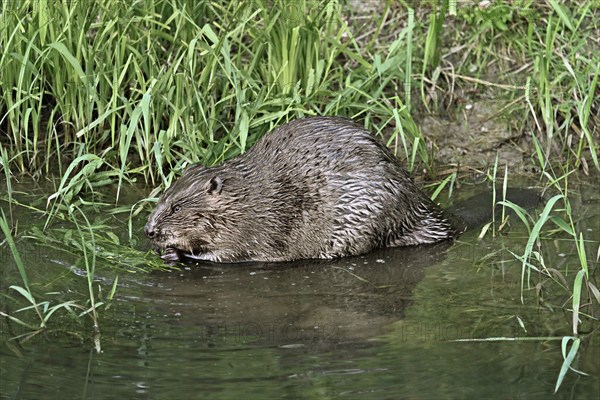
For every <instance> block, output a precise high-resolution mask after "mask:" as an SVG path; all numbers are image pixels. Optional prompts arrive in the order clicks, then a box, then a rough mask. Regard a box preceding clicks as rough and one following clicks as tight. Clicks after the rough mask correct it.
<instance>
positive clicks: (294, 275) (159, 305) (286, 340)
mask: <svg viewBox="0 0 600 400" xmlns="http://www.w3.org/2000/svg"><path fill="white" fill-rule="evenodd" d="M450 245H451V243H449V242H448V243H439V244H436V245H431V246H420V247H414V248H396V249H382V250H379V251H376V252H373V253H370V254H368V255H365V256H360V257H353V258H348V259H342V260H337V261H322V260H308V261H306V260H305V261H298V262H293V263H282V264H262V263H247V264H230V265H222V264H208V263H200V264H191V265H188V266H187V267H186V268H185V269H182V270H180V271H174V272H169V273H155V274H153V277H152V280H153V282H154V285H153V286H152V287H144V289H143V293H142V297H143V298H146V299H151V302H152V305H151V308H152V309H153V310H154V312H156V313H157V315H162V316H163V317H165V318H168V320H169V323H170V324H172V325H173V326H177V327H181V328H182V329H185V330H186V332H188V333H190V332H194V333H193V335H196V336H197V337H201V338H204V339H206V340H222V339H223V336H227V337H230V338H234V339H235V340H237V341H241V342H256V343H264V342H268V343H271V344H277V345H283V346H285V345H288V346H294V345H300V344H306V343H314V342H325V343H327V342H329V343H340V342H344V341H349V340H350V341H351V340H356V339H359V338H368V337H374V336H376V335H377V334H379V333H381V332H382V329H383V328H384V327H385V326H387V325H389V323H390V322H392V321H396V320H398V319H401V318H402V317H403V315H404V310H405V308H406V307H407V306H408V305H409V304H410V303H411V295H412V292H413V291H414V288H415V286H416V285H417V283H418V282H419V281H421V279H423V276H424V271H425V268H426V267H428V266H430V265H432V264H435V263H437V262H439V260H440V259H441V258H443V256H444V254H445V251H446V250H447V248H448V247H449V246H450Z"/></svg>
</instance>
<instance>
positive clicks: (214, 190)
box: [206, 176, 223, 194]
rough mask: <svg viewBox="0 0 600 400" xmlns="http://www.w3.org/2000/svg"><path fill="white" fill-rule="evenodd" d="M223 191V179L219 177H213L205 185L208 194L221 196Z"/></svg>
mask: <svg viewBox="0 0 600 400" xmlns="http://www.w3.org/2000/svg"><path fill="white" fill-rule="evenodd" d="M221 189H223V179H221V177H220V176H213V177H212V178H210V181H208V184H207V185H206V192H207V193H208V194H221Z"/></svg>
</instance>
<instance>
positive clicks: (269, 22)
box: [0, 0, 600, 389]
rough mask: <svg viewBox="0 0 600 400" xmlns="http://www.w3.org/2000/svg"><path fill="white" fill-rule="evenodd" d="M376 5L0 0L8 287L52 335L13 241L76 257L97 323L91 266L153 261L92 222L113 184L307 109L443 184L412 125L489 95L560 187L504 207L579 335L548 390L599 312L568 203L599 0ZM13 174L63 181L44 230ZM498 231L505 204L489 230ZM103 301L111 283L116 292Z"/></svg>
mask: <svg viewBox="0 0 600 400" xmlns="http://www.w3.org/2000/svg"><path fill="white" fill-rule="evenodd" d="M486 4H487V5H486ZM378 7H379V8H378V9H377V10H376V11H372V10H371V11H368V10H367V11H362V13H363V14H364V13H369V14H368V15H369V19H368V20H367V22H366V23H363V22H361V21H364V19H361V11H360V9H359V8H353V7H350V6H349V5H347V4H346V3H344V2H340V1H337V0H329V1H325V2H316V1H308V0H298V1H294V2H286V1H282V0H275V1H262V0H255V1H247V2H237V1H181V0H155V1H144V2H134V3H128V2H123V1H120V0H107V1H103V2H96V1H67V0H61V1H53V2H46V1H38V0H23V1H6V0H4V1H3V2H2V12H1V13H0V26H1V28H0V47H1V48H3V49H4V51H3V52H2V54H0V73H1V75H0V84H1V86H2V88H3V90H2V92H0V132H1V133H2V135H0V146H1V147H0V150H1V160H2V166H3V170H4V177H5V180H6V184H5V186H6V188H7V195H6V198H5V199H4V200H5V204H8V207H9V209H8V210H9V211H8V212H7V213H4V209H3V215H2V219H1V220H0V225H1V226H2V231H3V233H4V236H5V240H4V243H5V244H3V245H7V246H9V247H10V249H11V252H12V255H13V257H14V260H15V263H16V265H17V268H18V269H19V275H20V276H21V280H22V282H21V284H20V285H15V287H17V286H18V287H19V288H20V289H16V288H15V289H14V290H17V291H18V292H19V293H20V294H21V295H22V296H23V297H24V298H25V299H27V301H29V303H30V308H28V310H34V311H35V312H36V313H37V315H38V316H39V318H40V320H41V322H42V323H44V321H45V320H44V318H46V317H49V315H52V313H54V312H55V311H57V310H58V309H60V307H59V308H52V307H57V306H56V305H55V306H50V303H49V302H46V303H44V302H43V301H42V302H39V301H38V300H37V297H38V296H39V295H41V294H37V293H33V292H31V290H30V289H29V286H28V280H27V274H26V270H27V266H26V265H24V264H23V262H22V260H20V258H19V254H18V251H16V248H15V247H14V240H13V236H14V235H21V236H22V237H23V238H24V239H28V240H35V241H36V243H39V244H41V245H47V246H51V247H56V246H62V247H63V248H66V251H68V252H71V254H72V255H74V256H76V257H78V259H79V261H78V265H79V267H80V268H82V269H83V270H85V271H86V275H85V276H86V277H87V285H86V286H87V290H88V297H89V299H88V303H87V304H86V305H85V307H84V309H83V310H82V311H83V313H82V314H80V315H89V316H90V317H91V318H92V320H93V321H94V325H95V326H97V313H98V310H99V309H100V308H99V306H100V305H101V304H102V301H101V300H98V294H97V292H96V291H95V286H94V284H93V282H94V276H95V270H96V265H97V264H98V263H102V264H105V265H112V266H113V268H116V269H117V270H119V271H139V270H147V269H153V268H159V267H160V266H159V265H157V264H156V263H155V262H154V261H152V260H151V259H150V258H149V257H147V253H143V252H140V251H138V250H135V249H134V248H132V246H131V245H129V243H123V242H122V241H121V239H120V238H119V237H118V236H117V235H114V234H111V231H110V227H109V225H108V224H106V223H104V222H103V221H101V220H94V221H90V220H89V217H88V216H89V215H91V214H90V213H91V212H93V211H94V209H95V208H97V207H98V206H99V204H98V201H96V200H95V197H94V196H95V193H96V191H97V190H99V188H102V187H106V186H109V185H115V184H116V185H117V193H116V194H115V196H114V197H113V198H111V199H110V202H111V203H112V202H115V203H116V202H117V201H118V199H119V198H120V197H121V193H122V190H123V189H122V188H123V187H124V185H128V184H129V183H130V182H133V181H136V180H138V181H144V182H147V183H149V184H150V185H152V186H154V187H156V189H155V190H154V191H153V192H152V193H151V194H150V196H149V197H154V195H156V194H157V193H158V192H159V191H160V190H161V188H163V187H165V186H168V185H169V184H170V183H171V182H172V180H173V179H174V177H175V176H177V175H178V174H179V173H180V172H181V170H182V169H184V168H185V167H186V166H187V165H189V164H191V163H196V162H202V163H203V164H206V165H213V164H215V163H219V162H222V161H223V160H225V159H228V158H231V157H233V156H235V155H237V154H239V153H243V152H244V151H246V149H248V148H249V147H250V146H252V145H253V144H254V143H255V142H256V140H257V139H258V138H259V137H260V136H261V135H262V134H264V133H265V132H267V131H269V130H270V129H271V128H273V127H274V126H276V125H279V124H281V123H283V122H285V121H287V120H291V119H294V118H298V117H302V116H307V115H343V116H348V117H352V118H355V119H356V120H358V121H360V122H361V123H364V125H365V126H366V127H368V128H369V129H370V130H372V131H374V132H376V133H377V134H379V135H382V136H383V137H385V138H386V143H387V145H388V146H389V147H390V148H392V149H393V150H394V151H395V154H397V155H398V156H400V157H401V158H403V159H404V160H405V161H406V165H407V167H408V169H409V170H410V171H426V173H427V175H428V176H429V177H433V178H436V179H437V178H438V172H439V171H438V169H437V168H436V165H435V163H434V160H436V158H437V154H436V149H437V144H436V143H432V142H431V140H430V139H429V138H428V136H427V134H423V133H422V132H421V130H420V129H419V125H418V124H417V122H416V121H415V120H414V119H413V115H416V114H418V113H425V112H431V113H436V114H437V115H439V116H440V117H441V118H450V119H451V118H453V117H455V116H456V115H460V114H461V113H462V112H464V103H465V98H467V99H468V100H470V99H474V100H477V99H478V98H482V97H491V98H495V99H498V101H501V102H502V103H503V104H505V105H504V106H503V107H502V108H501V109H500V111H499V113H498V115H497V118H498V119H499V120H501V119H504V120H506V121H507V122H506V129H507V130H511V131H513V132H515V135H513V137H518V139H516V140H515V141H516V142H518V143H517V145H518V146H521V147H522V148H523V149H524V153H525V154H528V155H530V156H531V165H532V166H534V167H536V168H537V170H539V171H540V179H539V181H540V184H541V185H544V186H545V188H547V189H549V190H551V191H554V192H557V193H559V194H557V195H556V196H554V197H552V198H551V200H550V201H549V202H548V203H547V205H546V208H544V210H543V211H542V212H541V214H540V215H539V217H536V218H532V217H528V216H527V215H528V214H527V213H526V212H525V211H524V210H521V209H519V208H518V207H516V206H515V205H512V204H509V203H507V202H504V201H501V203H502V204H503V205H504V206H505V207H511V208H513V209H514V210H515V212H516V215H517V216H518V217H519V218H520V219H521V220H523V221H524V222H525V224H526V225H527V226H528V227H532V228H531V235H530V237H529V239H528V241H527V242H526V243H525V244H524V248H525V250H524V252H523V254H517V253H515V257H517V258H518V259H519V260H521V268H522V269H521V271H522V274H523V280H522V282H523V285H522V286H523V290H525V288H526V287H528V285H530V284H531V283H532V282H533V279H534V278H535V276H536V275H538V274H544V275H545V276H547V277H548V278H550V280H551V282H553V283H554V284H556V285H559V286H560V287H562V288H564V290H566V291H567V292H568V293H570V295H571V298H572V303H571V304H570V307H567V306H565V307H564V308H565V309H567V308H570V311H571V312H572V317H573V318H572V336H565V337H564V339H563V356H564V359H565V364H564V365H563V369H562V370H561V371H560V375H559V378H558V381H557V389H558V387H559V386H560V384H561V382H562V379H563V378H564V376H565V374H566V372H567V371H568V369H569V368H572V361H573V359H574V355H575V354H576V353H577V351H578V348H579V343H580V342H579V340H580V337H581V334H580V333H579V331H578V324H579V323H580V321H581V320H582V318H584V319H585V318H587V319H590V320H593V319H594V317H593V315H594V313H593V312H587V310H589V309H590V308H591V307H594V306H595V307H597V306H598V303H599V302H600V296H599V295H598V290H597V288H596V286H594V279H593V274H594V271H595V269H596V268H597V261H598V260H596V263H594V262H593V261H592V260H591V259H590V257H591V256H590V253H589V251H588V252H586V251H585V246H584V244H585V243H586V232H581V231H578V230H577V225H576V223H575V222H574V221H575V217H574V216H573V214H572V209H571V207H570V203H569V201H570V200H569V199H570V196H571V193H570V191H569V179H571V178H570V176H572V175H575V174H579V173H583V174H586V175H587V174H592V173H598V171H600V165H599V160H598V145H599V140H598V137H599V135H600V134H599V126H600V116H599V114H600V104H599V102H598V99H599V98H600V89H599V87H598V75H599V74H600V67H599V65H600V54H599V48H600V43H599V42H598V40H597V38H598V36H599V35H598V32H599V31H600V17H599V15H600V5H599V4H598V3H597V2H593V1H583V0H580V1H566V0H548V1H546V2H538V1H533V0H517V1H513V2H503V1H497V2H489V4H488V3H487V2H480V3H479V4H473V5H464V4H462V3H458V4H457V2H454V1H448V0H444V1H433V0H432V1H426V2H421V1H419V2H417V1H409V0H406V1H405V0H400V1H397V2H392V1H390V2H381V3H380V4H379V5H378ZM415 71H416V72H415ZM499 146H502V144H500V145H499ZM503 166H506V161H504V160H500V159H499V158H497V159H496V163H495V165H494V166H493V170H492V172H490V173H489V174H488V176H489V180H490V181H491V182H492V184H493V187H494V190H495V196H494V198H495V199H496V200H504V196H505V193H506V186H507V177H508V167H506V168H505V169H504V177H503V180H502V193H500V189H499V183H498V182H499V181H500V179H499V178H498V177H499V175H500V174H501V172H500V171H501V167H503ZM476 167H480V168H481V167H482V166H481V165H478V166H476ZM459 172H460V169H457V168H456V167H455V166H452V168H451V169H450V172H449V173H448V175H447V176H443V173H442V174H440V175H441V176H440V179H439V180H440V181H441V183H439V184H438V185H437V189H435V191H434V194H433V197H434V198H436V197H438V196H439V195H440V194H441V192H442V191H446V190H447V191H448V192H450V193H452V191H453V189H454V188H455V186H457V185H459V184H460V180H461V175H460V173H459ZM21 174H27V175H31V176H33V177H34V178H37V179H42V178H44V177H45V176H46V175H55V176H59V177H61V179H60V182H59V184H58V187H57V188H56V190H55V191H54V193H53V194H52V195H50V196H49V197H48V199H47V205H48V209H47V210H38V211H39V212H40V213H45V215H46V220H45V224H44V226H43V227H39V228H33V229H30V230H29V231H28V232H24V233H17V232H16V231H17V230H16V229H15V227H17V222H18V221H15V220H14V219H13V217H12V207H13V205H15V204H17V203H16V202H15V200H14V198H13V196H12V187H11V180H12V179H13V177H14V176H18V175H21ZM496 185H498V188H496ZM90 197H91V198H92V200H89V199H90ZM143 204H145V202H141V203H139V204H138V205H136V206H135V207H130V208H129V207H123V206H120V207H118V208H115V209H114V212H123V213H128V214H129V215H130V217H129V223H128V227H129V232H128V238H129V241H130V242H131V241H132V239H133V236H134V235H133V230H134V229H133V226H132V222H131V221H132V218H133V215H135V214H138V213H139V212H141V210H142V207H143ZM560 204H562V205H563V208H561V209H557V206H558V205H560ZM103 207H108V205H104V206H103ZM106 209H107V208H104V209H103V210H106ZM6 214H8V215H6ZM56 221H66V222H67V223H69V224H71V225H69V226H70V227H67V228H65V227H56V226H55V222H56ZM506 221H507V220H506V216H505V213H504V211H502V213H501V215H495V218H494V221H493V224H491V225H490V226H488V230H489V229H491V232H496V231H497V230H498V229H502V227H503V226H505V224H506V223H507V222H506ZM548 222H551V223H552V224H548ZM548 225H552V226H553V227H558V229H559V230H561V231H562V232H563V233H565V234H566V235H567V236H568V237H569V238H570V239H569V240H571V242H572V244H573V246H575V247H576V249H577V254H578V255H579V259H580V265H579V266H578V268H577V271H575V272H573V271H569V274H568V276H567V273H561V272H560V271H557V270H553V269H552V268H551V267H548V266H547V265H546V262H545V260H544V259H543V256H542V255H543V251H542V247H543V246H545V243H546V242H545V241H544V240H543V238H542V237H543V236H544V235H550V236H551V235H553V234H556V232H555V231H551V232H548V228H547V226H548ZM11 243H12V245H11ZM140 264H142V265H140ZM592 264H594V266H593V267H592V266H591V265H592ZM532 272H535V274H532ZM571 281H572V282H571ZM548 284H549V283H548ZM115 289H116V280H115V281H114V284H113V285H112V289H111V291H110V295H109V297H111V296H112V294H114V290H115ZM584 295H587V297H588V298H589V299H588V300H586V301H582V296H584ZM97 300H98V301H97ZM64 304H65V305H64V306H63V309H65V310H68V311H69V310H72V309H74V308H77V307H75V303H68V302H67V303H64ZM77 304H80V303H77ZM78 307H83V305H79V306H78ZM49 310H54V311H52V312H51V313H50V314H48V312H49ZM11 318H12V316H11ZM40 326H41V325H40ZM571 342H572V345H571V347H570V350H569V351H568V352H567V350H566V349H567V345H568V344H569V343H571Z"/></svg>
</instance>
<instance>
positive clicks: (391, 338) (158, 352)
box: [0, 185, 600, 399]
mask: <svg viewBox="0 0 600 400" xmlns="http://www.w3.org/2000/svg"><path fill="white" fill-rule="evenodd" d="M581 198H582V199H583V201H582V204H580V205H577V206H578V207H579V210H580V211H579V213H578V215H580V216H581V219H580V221H578V229H580V230H581V231H583V232H586V238H587V239H589V240H590V242H588V254H595V252H596V251H597V249H598V241H599V240H600V234H599V231H600V213H599V212H598V207H597V206H598V198H597V197H595V198H594V189H593V186H591V185H590V186H587V187H586V186H585V185H584V186H582V189H581ZM594 199H595V200H594ZM590 201H591V203H590ZM594 201H595V203H594ZM5 205H6V203H3V208H4V207H5ZM14 212H15V214H16V215H15V218H18V219H19V221H20V229H22V230H27V229H28V227H31V226H32V225H39V224H40V223H42V222H41V221H40V219H39V217H38V216H37V214H35V213H31V211H24V210H19V209H15V210H14ZM125 219H126V218H124V217H123V216H122V215H116V216H114V217H110V218H109V220H110V221H112V223H113V224H114V226H115V232H117V233H119V234H121V235H122V236H126V235H124V232H125V231H126V226H125V222H124V220H125ZM142 225H143V216H141V217H140V219H138V220H136V226H138V227H139V229H136V235H139V239H140V240H139V242H138V243H139V247H143V246H144V243H145V242H144V241H143V239H142V238H141V226H142ZM477 234H478V232H475V231H471V232H468V233H467V234H465V235H463V236H462V237H461V238H460V240H459V241H458V242H456V243H443V244H440V245H435V246H422V247H417V248H405V249H388V250H382V251H378V252H374V253H372V254H369V255H367V256H362V257H355V258H349V259H343V260H339V261H334V262H323V261H302V262H296V263H292V264H278V265H269V264H244V265H236V266H232V265H217V264H209V263H204V264H189V265H185V266H180V267H181V268H180V269H178V270H174V271H171V272H164V271H157V272H151V273H143V272H140V271H137V272H127V271H122V270H121V271H116V270H114V269H111V268H110V266H109V265H106V264H100V265H99V267H98V271H97V274H98V284H99V285H100V286H101V287H102V288H103V291H104V293H106V292H107V291H108V290H110V284H111V282H112V279H114V276H115V275H116V273H117V272H119V279H120V281H119V282H120V283H119V287H118V290H117V293H116V296H115V300H114V301H113V303H112V304H111V307H110V308H109V309H108V310H104V309H102V310H101V313H100V321H99V322H100V329H101V344H102V353H100V354H97V353H96V352H95V351H93V346H92V342H91V340H90V337H91V335H90V333H91V324H90V321H89V320H88V319H79V320H77V319H72V318H68V317H60V319H57V320H56V321H54V324H55V325H54V327H55V328H56V324H58V325H60V327H61V328H62V329H63V330H60V331H57V330H56V329H54V330H52V331H50V332H48V334H47V335H46V337H44V335H37V336H35V337H34V338H32V339H31V340H30V341H28V342H26V343H22V344H18V343H17V342H16V341H15V340H9V339H10V338H11V337H14V336H15V335H19V334H21V333H25V331H24V330H23V329H22V328H20V327H19V326H18V325H15V324H14V323H9V322H7V320H6V319H3V320H2V322H1V323H0V327H1V329H2V331H1V334H2V344H0V356H1V357H0V372H1V385H0V394H1V396H2V398H16V399H48V398H61V399H70V398H86V399H87V398H101V399H111V398H115V399H117V398H118V399H123V398H127V399H172V398H203V399H204V398H208V399H231V398H245V399H251V398H257V399H265V398H281V397H283V398H319V399H320V398H329V397H331V398H353V399H354V398H360V399H384V398H419V399H421V398H423V399H434V398H435V399H437V398H473V399H475V398H477V399H480V398H526V399H537V398H539V399H547V398H551V397H552V398H561V399H562V398H576V399H588V398H589V399H592V398H598V397H599V396H598V395H599V394H600V393H599V391H600V380H599V371H600V361H599V360H600V353H599V350H600V344H599V343H598V339H597V335H595V336H594V335H592V336H589V337H588V339H585V340H584V341H583V343H582V349H581V351H580V356H579V358H578V360H577V362H576V367H577V368H578V369H580V370H582V371H584V372H587V373H590V374H591V376H589V377H580V376H578V375H576V374H574V373H569V374H568V375H567V378H566V379H565V382H564V383H563V386H562V387H561V389H560V390H559V392H558V394H557V395H553V394H552V393H553V390H554V385H555V382H556V378H557V376H558V372H559V370H560V366H561V364H562V356H561V352H560V341H552V340H543V339H535V340H514V341H473V340H469V341H459V340H463V339H486V338H487V339H489V338H513V339H522V338H532V337H533V338H539V337H551V336H562V335H569V334H570V322H569V321H570V318H571V315H570V312H567V311H565V312H562V311H561V308H560V307H561V306H562V305H563V304H567V307H568V304H570V300H569V297H568V293H567V292H563V291H561V290H558V289H556V288H555V287H554V286H552V285H550V284H546V285H544V288H545V289H544V290H547V291H548V292H547V293H545V295H544V296H543V297H544V301H545V303H544V302H542V303H540V302H539V301H538V297H537V296H536V295H535V287H532V288H530V289H527V288H525V292H524V301H523V303H521V300H520V296H521V291H520V277H521V269H520V263H518V262H517V261H515V259H514V257H513V256H512V255H510V253H509V252H508V251H507V249H511V250H512V251H514V252H517V253H518V252H522V251H523V249H522V247H523V243H524V240H523V237H524V236H525V235H526V232H525V229H524V228H523V227H522V226H519V225H518V224H514V226H513V227H512V229H511V232H510V234H509V235H507V236H502V237H498V238H496V239H492V238H487V239H484V240H483V241H477V239H476V237H477ZM18 246H19V248H20V249H21V251H22V256H23V258H24V263H25V265H26V266H27V267H28V271H29V274H30V281H31V282H33V284H32V287H33V289H34V291H36V292H37V293H49V292H50V293H53V294H51V295H47V297H51V298H56V301H61V300H64V299H69V298H81V299H85V295H86V290H87V288H86V284H85V279H84V278H83V277H82V276H80V275H81V269H82V264H81V262H82V260H81V259H80V258H78V257H77V256H76V255H73V254H67V253H65V251H64V250H65V249H64V248H62V249H61V248H56V249H52V248H47V247H41V246H39V244H37V242H36V241H35V240H33V239H27V238H22V237H21V238H20V240H19V241H18ZM545 249H546V251H547V252H551V253H548V254H544V256H545V259H546V260H551V261H552V263H553V265H554V267H555V268H557V269H559V270H561V271H564V272H565V274H567V276H570V275H568V271H569V270H570V271H574V270H575V267H576V266H577V258H576V257H577V255H576V252H575V249H574V247H573V246H572V244H571V243H570V242H569V241H567V240H562V239H561V237H555V238H553V239H552V246H546V247H545ZM548 249H551V250H548ZM0 250H1V251H2V254H1V259H2V265H1V267H0V268H1V275H2V280H1V282H0V290H1V292H2V293H4V294H7V295H9V296H11V297H13V298H14V297H16V295H15V293H14V291H12V290H9V289H8V286H9V285H10V284H15V283H17V284H18V283H19V279H18V275H17V273H16V268H15V265H14V261H13V259H12V256H11V255H10V253H9V251H8V249H7V246H6V245H3V246H2V247H0ZM74 267H76V268H74ZM595 267H596V265H592V266H591V268H590V270H591V272H592V273H594V272H595ZM132 270H135V269H134V268H132ZM533 281H534V283H535V282H537V280H536V279H533ZM52 296H54V297H52ZM41 297H44V296H41ZM1 301H2V309H3V310H6V311H14V309H15V304H16V303H15V302H14V301H13V300H11V299H9V298H7V297H6V296H3V297H2V300H1ZM521 324H522V325H523V326H521ZM581 329H582V331H583V332H585V331H590V330H592V329H597V327H594V326H582V327H581ZM74 334H77V335H74Z"/></svg>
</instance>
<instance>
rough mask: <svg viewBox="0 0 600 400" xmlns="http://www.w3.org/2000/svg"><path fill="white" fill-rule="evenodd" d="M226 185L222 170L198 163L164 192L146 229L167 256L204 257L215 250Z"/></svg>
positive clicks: (163, 255) (173, 257)
mask: <svg viewBox="0 0 600 400" xmlns="http://www.w3.org/2000/svg"><path fill="white" fill-rule="evenodd" d="M222 189H223V179H222V178H221V176H220V175H218V172H216V171H212V170H211V169H209V168H205V167H202V166H199V165H197V166H192V167H189V168H188V169H186V171H185V172H184V174H183V175H182V176H181V177H180V178H179V179H178V180H177V181H176V182H175V183H173V184H172V185H171V186H170V187H169V188H168V189H167V190H166V191H165V192H164V193H163V194H162V195H161V196H160V198H159V200H158V203H157V205H156V208H155V209H154V211H153V212H152V214H150V217H149V218H148V222H147V223H146V225H145V226H144V232H145V233H146V236H148V238H150V240H152V244H153V247H154V249H155V251H157V252H158V253H161V252H162V258H163V259H165V260H169V261H177V260H179V259H180V258H181V257H182V255H188V256H191V257H197V258H202V254H207V253H210V252H211V250H212V249H211V247H212V246H211V245H212V244H213V243H214V242H215V238H216V236H217V235H218V226H219V225H221V223H220V221H219V220H218V216H219V215H222V213H221V212H219V209H220V208H221V207H222V206H221V205H220V203H221V201H222V199H221V198H220V197H221V195H222Z"/></svg>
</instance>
